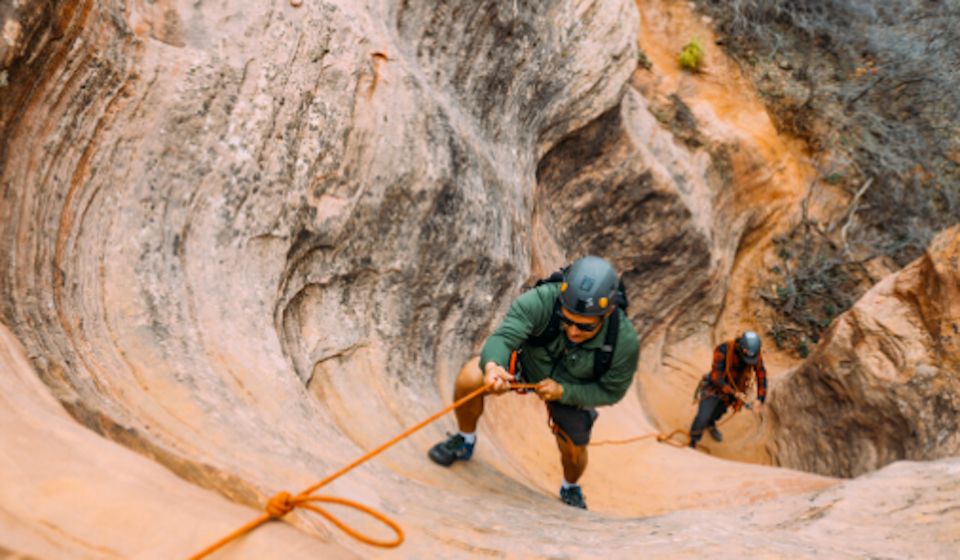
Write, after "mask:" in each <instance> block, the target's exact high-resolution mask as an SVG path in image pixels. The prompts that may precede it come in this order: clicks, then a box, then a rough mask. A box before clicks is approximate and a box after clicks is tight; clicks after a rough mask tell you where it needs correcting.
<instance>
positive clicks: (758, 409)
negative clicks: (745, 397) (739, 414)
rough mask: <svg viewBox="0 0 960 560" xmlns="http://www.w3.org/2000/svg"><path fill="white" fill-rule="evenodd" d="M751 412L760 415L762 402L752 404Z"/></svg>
mask: <svg viewBox="0 0 960 560" xmlns="http://www.w3.org/2000/svg"><path fill="white" fill-rule="evenodd" d="M753 411H754V412H756V413H757V414H760V413H762V412H763V401H757V402H755V403H753Z"/></svg>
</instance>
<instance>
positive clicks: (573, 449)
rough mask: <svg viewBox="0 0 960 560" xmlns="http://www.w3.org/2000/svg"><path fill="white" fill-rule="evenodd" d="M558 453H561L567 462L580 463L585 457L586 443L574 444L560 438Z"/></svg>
mask: <svg viewBox="0 0 960 560" xmlns="http://www.w3.org/2000/svg"><path fill="white" fill-rule="evenodd" d="M557 439H558V441H560V454H561V455H563V458H564V459H566V460H567V461H568V462H569V463H571V464H573V465H580V464H582V463H583V462H584V461H586V459H587V446H586V445H574V444H573V443H570V442H566V441H562V440H560V438H557Z"/></svg>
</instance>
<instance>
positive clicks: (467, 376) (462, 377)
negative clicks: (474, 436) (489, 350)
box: [453, 357, 484, 434]
mask: <svg viewBox="0 0 960 560" xmlns="http://www.w3.org/2000/svg"><path fill="white" fill-rule="evenodd" d="M482 386H483V372H482V371H480V358H479V357H477V358H471V359H470V360H469V361H468V362H467V363H465V364H463V367H462V368H461V369H460V373H459V374H457V381H456V383H455V385H454V389H453V400H455V401H456V400H459V399H462V398H463V397H465V396H467V395H469V394H470V393H472V392H474V391H476V390H477V389H479V388H480V387H482ZM483 398H484V395H479V396H477V397H474V398H473V399H471V400H470V401H468V402H466V403H464V404H463V405H462V406H460V408H458V409H456V410H455V411H454V413H455V414H456V415H457V426H458V427H459V428H460V431H461V432H463V433H467V434H469V433H473V432H475V431H477V421H479V420H480V415H481V414H483Z"/></svg>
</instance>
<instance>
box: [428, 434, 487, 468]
mask: <svg viewBox="0 0 960 560" xmlns="http://www.w3.org/2000/svg"><path fill="white" fill-rule="evenodd" d="M447 435H448V436H449V437H448V438H447V439H446V440H444V441H441V442H440V443H438V444H436V445H434V446H433V447H431V448H430V453H428V455H429V456H430V459H431V460H432V461H433V462H434V463H436V464H438V465H443V466H445V467H449V466H450V465H452V464H453V462H454V461H466V460H468V459H470V457H471V456H473V446H474V445H476V442H474V443H467V441H466V440H465V439H463V436H461V435H460V434H447Z"/></svg>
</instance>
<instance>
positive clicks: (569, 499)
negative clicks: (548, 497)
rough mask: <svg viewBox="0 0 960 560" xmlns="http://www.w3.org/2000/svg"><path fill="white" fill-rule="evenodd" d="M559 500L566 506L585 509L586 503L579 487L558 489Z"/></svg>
mask: <svg viewBox="0 0 960 560" xmlns="http://www.w3.org/2000/svg"><path fill="white" fill-rule="evenodd" d="M560 499H561V500H562V501H563V503H565V504H567V505H568V506H573V507H576V508H580V509H587V502H586V501H585V500H584V499H583V490H580V485H574V486H571V487H569V488H560Z"/></svg>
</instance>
